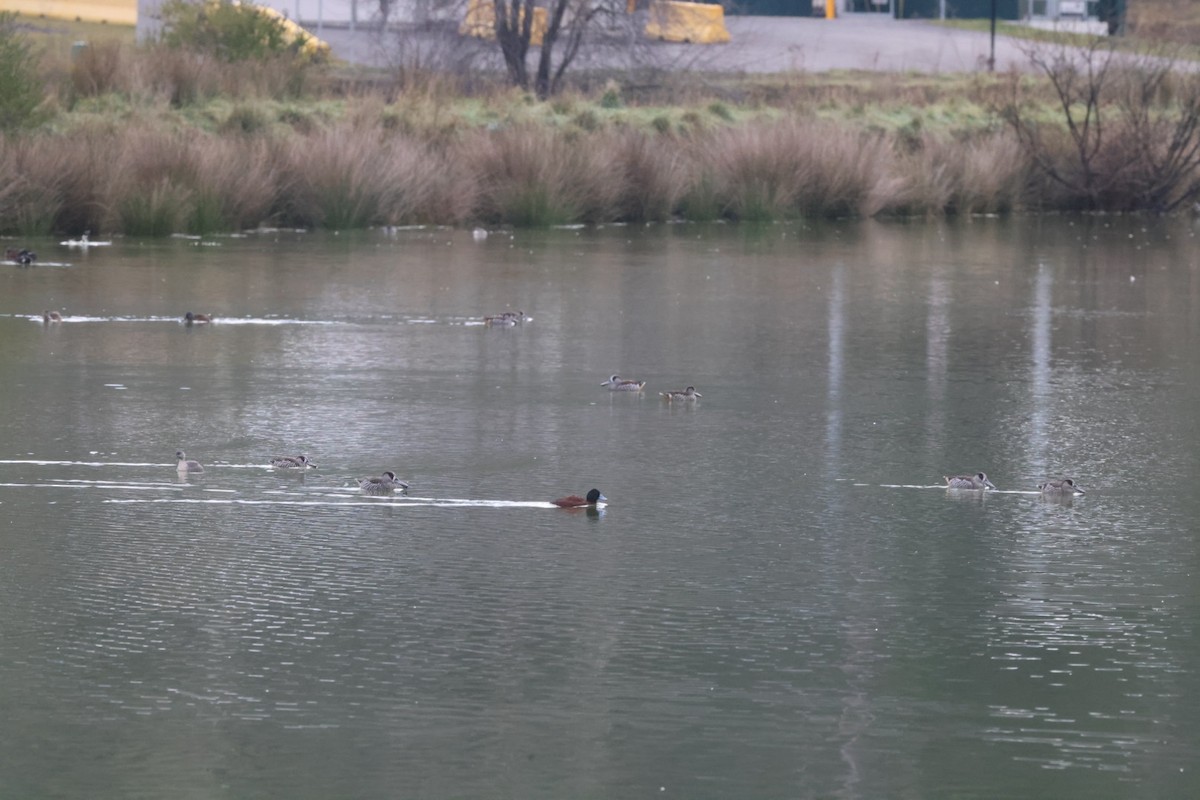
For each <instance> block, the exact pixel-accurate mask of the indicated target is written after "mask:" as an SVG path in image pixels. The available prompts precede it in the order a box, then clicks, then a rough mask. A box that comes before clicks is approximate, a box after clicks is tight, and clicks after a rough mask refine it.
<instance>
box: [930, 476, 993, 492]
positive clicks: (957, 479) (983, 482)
mask: <svg viewBox="0 0 1200 800" xmlns="http://www.w3.org/2000/svg"><path fill="white" fill-rule="evenodd" d="M942 477H944V478H945V479H946V488H947V489H995V488H996V486H995V484H993V483H992V482H991V481H989V480H988V476H987V475H985V474H984V473H982V472H976V473H975V474H974V475H953V476H947V475H943V476H942Z"/></svg>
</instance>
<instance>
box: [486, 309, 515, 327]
mask: <svg viewBox="0 0 1200 800" xmlns="http://www.w3.org/2000/svg"><path fill="white" fill-rule="evenodd" d="M524 321H525V312H524V311H505V312H504V313H503V314H492V315H490V316H486V317H484V318H483V324H484V325H516V324H517V323H518V322H524Z"/></svg>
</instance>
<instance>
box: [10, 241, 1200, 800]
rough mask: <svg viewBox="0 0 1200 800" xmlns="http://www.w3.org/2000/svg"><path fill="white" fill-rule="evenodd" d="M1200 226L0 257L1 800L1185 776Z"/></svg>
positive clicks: (906, 785) (999, 783) (931, 785)
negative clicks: (377, 485)
mask: <svg viewBox="0 0 1200 800" xmlns="http://www.w3.org/2000/svg"><path fill="white" fill-rule="evenodd" d="M1196 232H1197V227H1196V224H1195V223H1194V222H1193V221H1192V220H1186V219H1175V220H1147V219H1122V218H1102V217H1097V218H1075V219H1071V218H1049V219H1047V218H1008V219H983V218H980V219H970V220H963V221H958V222H940V221H932V222H926V221H919V222H845V223H831V224H822V225H799V224H795V225H771V226H765V227H750V226H741V227H738V226H728V225H711V226H697V225H667V226H653V227H647V228H643V227H607V228H601V229H592V228H588V229H570V230H550V231H517V232H512V231H500V230H493V231H490V233H489V235H488V236H487V237H486V238H483V237H478V238H477V237H475V236H473V235H472V232H471V231H462V230H443V229H413V230H377V231H367V232H362V233H356V234H341V235H336V234H315V233H300V232H289V231H264V232H258V233H255V234H251V235H246V236H237V237H224V238H217V239H213V240H207V241H203V242H200V241H192V240H182V239H175V240H166V241H133V240H120V239H118V240H116V241H114V242H112V244H111V245H109V246H103V247H88V248H78V247H74V248H69V247H65V246H62V245H59V244H58V243H57V242H52V241H44V242H42V241H35V242H19V243H10V246H12V245H16V244H19V245H21V246H31V247H32V248H33V249H36V250H37V251H38V252H39V256H40V258H39V262H38V263H37V264H36V265H34V266H31V267H19V266H16V265H3V266H0V287H2V289H3V291H2V292H0V408H3V410H4V413H3V415H2V417H0V552H2V554H3V556H2V558H0V604H2V607H3V608H4V614H3V615H0V641H2V642H3V643H4V645H3V646H4V658H3V659H0V709H2V713H3V718H4V720H5V724H4V725H3V726H0V750H2V751H3V752H4V753H5V758H4V760H3V763H2V764H0V796H4V797H82V796H86V797H89V798H138V797H145V798H151V797H154V798H157V797H206V798H207V797H237V798H254V797H288V798H330V797H422V798H449V797H514V798H584V797H594V798H625V797H650V796H653V797H678V798H689V800H694V799H695V798H735V797H742V798H779V797H847V798H864V799H865V800H869V799H871V798H882V797H914V798H917V797H920V798H926V797H951V796H952V797H956V798H999V797H1014V798H1063V797H1092V798H1108V797H1113V798H1118V797H1149V796H1156V797H1190V796H1196V795H1197V794H1198V793H1200V779H1198V778H1197V777H1196V775H1195V768H1196V759H1195V754H1196V752H1198V751H1200V707H1198V706H1196V705H1195V704H1194V698H1195V697H1196V696H1197V695H1198V694H1200V679H1198V678H1200V669H1198V666H1200V665H1198V659H1200V642H1198V639H1197V630H1196V626H1197V619H1198V617H1197V610H1198V599H1200V583H1198V582H1197V580H1196V572H1197V568H1198V566H1200V564H1198V561H1200V541H1198V533H1197V530H1198V526H1197V523H1196V520H1197V519H1198V518H1200V499H1198V496H1197V492H1196V491H1195V486H1196V483H1197V479H1198V478H1200V447H1198V446H1197V434H1198V427H1200V402H1198V401H1200V359H1198V358H1197V356H1196V354H1197V352H1200V265H1198V263H1197V255H1198V254H1200V248H1198V246H1197V241H1196ZM54 309H56V310H59V311H60V312H61V313H62V315H63V317H64V319H63V321H62V322H51V323H45V322H43V319H42V312H43V310H54ZM518 309H519V310H521V311H523V312H524V313H525V314H526V317H527V318H526V320H525V321H524V322H522V323H520V324H515V325H485V324H483V322H482V317H483V316H484V315H485V314H497V313H500V312H503V311H505V310H518ZM187 311H194V312H197V313H205V314H212V315H214V316H215V321H213V322H212V323H210V324H194V325H190V326H189V325H185V324H183V321H182V318H183V315H184V314H185V312H187ZM613 374H619V375H620V376H621V377H622V378H624V379H634V380H644V381H646V386H645V388H644V389H643V390H642V391H633V392H610V391H609V390H608V389H607V388H606V387H604V386H602V385H601V384H602V383H603V382H604V381H605V380H606V379H608V378H609V376H611V375H613ZM689 385H690V386H694V387H695V388H696V390H697V391H698V392H699V393H700V395H702V396H701V397H700V398H699V399H692V400H677V401H672V402H668V401H667V400H665V399H664V398H662V397H661V396H660V395H659V392H663V391H667V390H671V389H683V388H684V387H686V386H689ZM178 449H182V450H184V451H186V453H187V457H188V458H190V459H195V460H197V461H199V462H201V463H202V464H203V465H204V472H203V473H201V474H183V475H181V474H179V473H177V471H176V459H175V452H176V450H178ZM302 453H303V454H306V455H308V456H309V457H310V458H311V459H312V461H313V462H314V463H315V464H316V465H317V468H316V469H310V470H304V471H292V472H287V471H279V470H273V469H271V468H270V467H269V465H268V461H269V459H270V458H271V457H272V456H275V455H298V454H302ZM385 470H389V471H393V472H394V473H396V475H398V476H399V477H400V478H401V479H402V480H404V481H406V482H408V483H410V484H411V485H410V488H409V489H408V490H407V491H406V492H404V491H402V492H399V493H396V494H394V495H388V496H380V497H376V496H365V495H364V494H363V493H362V492H361V491H360V490H359V486H358V481H359V480H361V479H363V478H365V477H368V476H377V475H380V474H381V473H382V472H383V471H385ZM980 471H982V472H986V474H987V476H988V478H989V479H990V480H991V482H993V483H994V484H995V486H996V487H997V489H996V491H987V492H982V491H971V490H947V489H946V488H945V485H944V480H943V476H946V475H955V474H974V473H976V472H980ZM1062 477H1070V478H1073V479H1075V480H1076V481H1077V482H1078V485H1079V486H1080V487H1081V488H1082V489H1084V490H1086V494H1081V495H1078V496H1074V497H1070V496H1067V497H1050V496H1045V495H1042V494H1041V493H1039V492H1038V491H1037V488H1036V487H1037V486H1038V484H1040V483H1042V482H1044V481H1046V480H1047V479H1057V478H1062ZM593 487H595V488H598V489H599V490H600V491H602V492H603V493H604V495H605V496H606V498H607V503H601V504H600V505H599V506H597V507H594V508H588V509H573V510H564V509H559V508H555V507H553V506H551V505H550V504H549V503H548V502H547V501H550V500H552V499H554V498H557V497H561V496H563V495H568V494H579V495H582V494H585V493H586V492H587V491H588V490H589V489H591V488H593Z"/></svg>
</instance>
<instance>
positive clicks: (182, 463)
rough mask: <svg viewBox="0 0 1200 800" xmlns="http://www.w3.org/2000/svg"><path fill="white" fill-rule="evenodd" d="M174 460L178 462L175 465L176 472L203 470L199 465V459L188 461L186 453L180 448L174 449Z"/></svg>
mask: <svg viewBox="0 0 1200 800" xmlns="http://www.w3.org/2000/svg"><path fill="white" fill-rule="evenodd" d="M175 460H176V462H178V463H176V465H175V471H176V472H180V473H192V472H204V467H203V466H201V464H200V462H199V461H190V460H189V459H188V457H187V453H185V452H183V451H182V450H176V451H175Z"/></svg>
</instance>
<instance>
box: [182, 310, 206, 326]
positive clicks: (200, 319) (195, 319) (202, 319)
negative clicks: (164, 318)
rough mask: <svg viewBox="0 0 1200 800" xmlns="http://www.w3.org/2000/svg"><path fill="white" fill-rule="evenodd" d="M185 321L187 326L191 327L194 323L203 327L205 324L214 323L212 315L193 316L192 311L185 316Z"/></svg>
mask: <svg viewBox="0 0 1200 800" xmlns="http://www.w3.org/2000/svg"><path fill="white" fill-rule="evenodd" d="M183 321H184V323H185V324H187V325H191V324H193V323H198V324H200V325H203V324H205V323H208V322H212V321H213V318H212V314H193V313H192V312H191V311H189V312H187V313H186V314H184V315H183Z"/></svg>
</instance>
